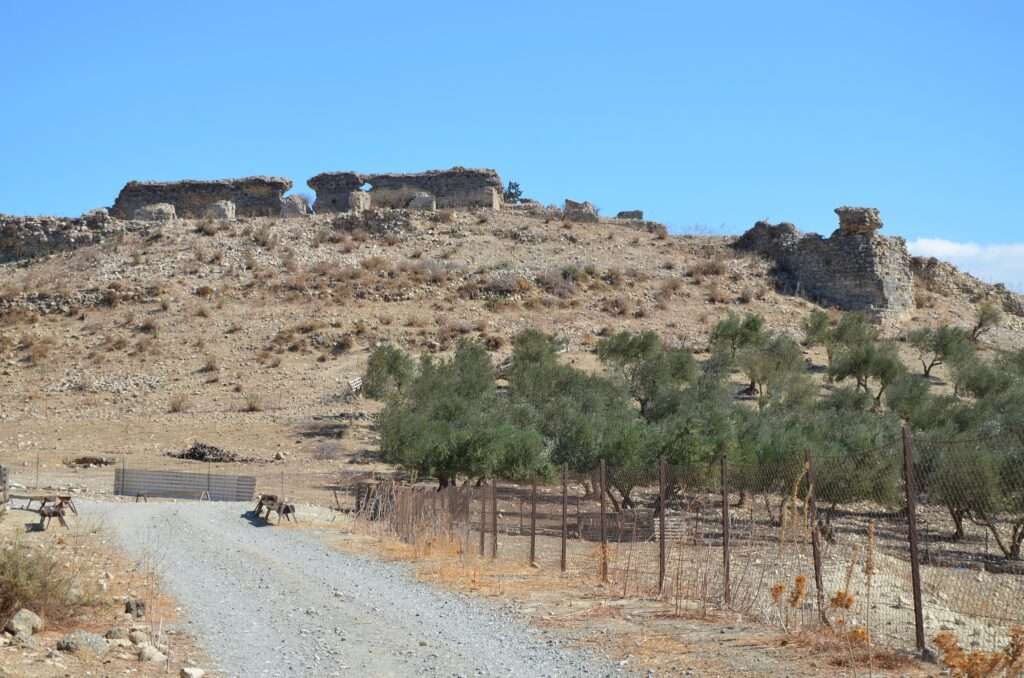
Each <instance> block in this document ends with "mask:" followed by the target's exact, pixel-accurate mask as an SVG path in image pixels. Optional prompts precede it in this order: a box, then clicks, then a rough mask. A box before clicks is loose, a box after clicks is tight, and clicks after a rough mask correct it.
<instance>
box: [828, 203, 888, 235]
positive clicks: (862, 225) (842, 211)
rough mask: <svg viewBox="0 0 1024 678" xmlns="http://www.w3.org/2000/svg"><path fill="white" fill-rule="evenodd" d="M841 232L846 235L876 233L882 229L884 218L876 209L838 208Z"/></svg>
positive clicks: (836, 210) (836, 211) (844, 206)
mask: <svg viewBox="0 0 1024 678" xmlns="http://www.w3.org/2000/svg"><path fill="white" fill-rule="evenodd" d="M835 213H836V214H838V215H839V230H840V232H842V233H844V234H846V235H860V234H864V233H874V232H875V231H877V230H878V229H880V228H882V217H881V216H880V215H879V213H878V210H877V209H876V208H874V207H847V206H846V205H843V206H842V207H837V208H836V209H835Z"/></svg>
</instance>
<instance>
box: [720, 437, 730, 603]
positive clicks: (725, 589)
mask: <svg viewBox="0 0 1024 678" xmlns="http://www.w3.org/2000/svg"><path fill="white" fill-rule="evenodd" d="M720 461H721V467H722V468H721V471H722V601H723V603H724V604H725V606H726V607H728V606H729V605H730V604H732V582H731V581H730V574H729V482H728V481H729V475H728V464H727V462H726V460H725V453H722V457H721V460H720Z"/></svg>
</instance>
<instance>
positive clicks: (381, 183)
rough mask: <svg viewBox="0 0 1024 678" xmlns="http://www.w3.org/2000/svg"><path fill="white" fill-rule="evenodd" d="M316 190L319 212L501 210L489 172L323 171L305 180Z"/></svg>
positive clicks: (497, 183) (496, 179)
mask: <svg viewBox="0 0 1024 678" xmlns="http://www.w3.org/2000/svg"><path fill="white" fill-rule="evenodd" d="M306 183H307V184H308V186H309V187H310V188H312V189H313V190H314V191H316V204H315V205H314V210H315V211H316V212H318V213H325V212H347V211H349V210H355V211H358V210H363V209H368V208H370V207H384V208H392V209H434V208H451V207H463V208H479V207H486V208H490V209H500V208H501V205H502V199H501V196H502V183H501V177H500V176H499V175H498V173H497V171H495V170H493V169H467V168H465V167H453V168H451V169H449V170H430V171H428V172H417V173H410V174H358V173H356V172H324V173H322V174H318V175H316V176H315V177H313V178H312V179H310V180H309V181H308V182H306Z"/></svg>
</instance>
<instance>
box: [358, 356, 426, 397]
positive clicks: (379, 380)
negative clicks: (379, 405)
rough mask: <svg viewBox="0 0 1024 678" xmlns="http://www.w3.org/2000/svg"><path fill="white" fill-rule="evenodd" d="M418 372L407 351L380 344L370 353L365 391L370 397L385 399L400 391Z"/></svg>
mask: <svg viewBox="0 0 1024 678" xmlns="http://www.w3.org/2000/svg"><path fill="white" fill-rule="evenodd" d="M415 374H416V365H415V363H414V362H413V360H412V358H410V357H409V354H407V353H406V352H405V351H403V350H402V349H400V348H396V347H394V346H392V345H390V344H383V345H381V346H378V347H377V348H375V349H374V350H373V353H371V354H370V360H369V361H368V362H367V365H366V376H364V377H363V392H364V393H365V394H366V395H367V396H369V397H370V398H377V399H384V398H387V397H388V396H390V395H392V394H394V393H397V392H400V391H401V390H402V388H403V387H405V386H406V385H407V384H409V382H411V381H412V379H413V378H414V376H415Z"/></svg>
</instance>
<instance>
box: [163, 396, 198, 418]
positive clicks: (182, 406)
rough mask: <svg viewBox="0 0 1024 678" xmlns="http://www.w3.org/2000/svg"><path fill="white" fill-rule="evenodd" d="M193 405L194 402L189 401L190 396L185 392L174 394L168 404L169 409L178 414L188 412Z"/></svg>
mask: <svg viewBox="0 0 1024 678" xmlns="http://www.w3.org/2000/svg"><path fill="white" fill-rule="evenodd" d="M191 406H192V403H191V402H190V401H189V398H188V396H187V395H185V394H184V393H176V394H175V395H172V396H171V399H170V401H169V402H168V405H167V407H168V410H169V411H170V412H171V413H172V414H177V413H178V412H188V410H189V408H190V407H191Z"/></svg>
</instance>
